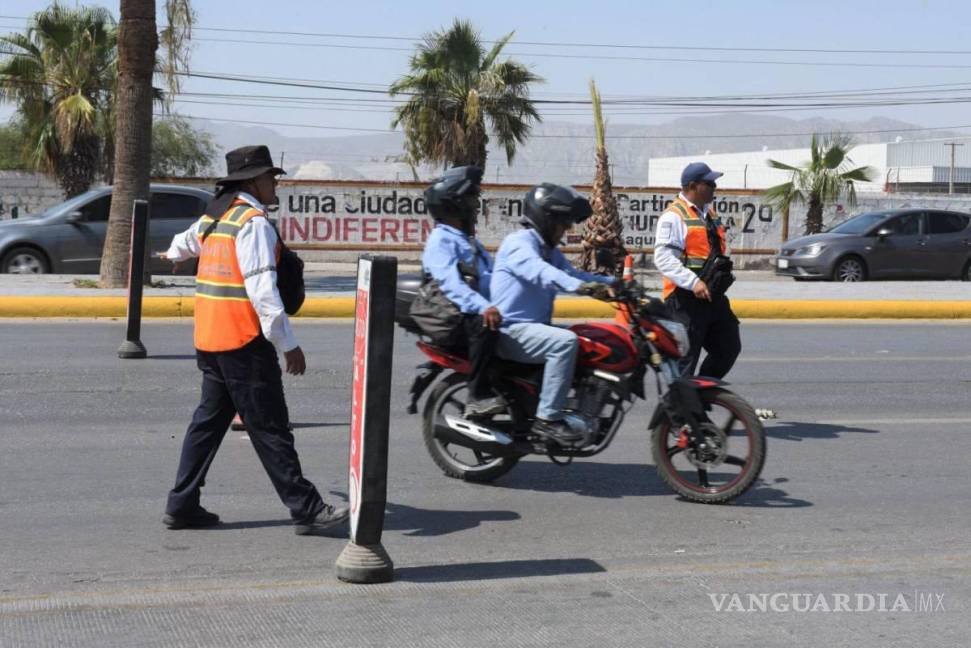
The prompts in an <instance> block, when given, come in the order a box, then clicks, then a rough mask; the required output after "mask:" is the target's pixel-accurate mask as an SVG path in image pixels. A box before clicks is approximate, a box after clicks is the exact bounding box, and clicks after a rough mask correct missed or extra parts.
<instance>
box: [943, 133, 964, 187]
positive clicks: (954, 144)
mask: <svg viewBox="0 0 971 648" xmlns="http://www.w3.org/2000/svg"><path fill="white" fill-rule="evenodd" d="M944 146H950V147H951V172H950V173H949V174H948V176H947V193H949V194H952V193H954V149H955V148H956V147H958V146H964V144H958V143H957V142H947V143H946V144H944Z"/></svg>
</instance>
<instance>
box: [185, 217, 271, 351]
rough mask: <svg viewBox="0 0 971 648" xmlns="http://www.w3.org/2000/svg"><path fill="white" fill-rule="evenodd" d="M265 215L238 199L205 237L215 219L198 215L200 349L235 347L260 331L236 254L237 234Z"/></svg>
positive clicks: (197, 342) (197, 318) (197, 321)
mask: <svg viewBox="0 0 971 648" xmlns="http://www.w3.org/2000/svg"><path fill="white" fill-rule="evenodd" d="M263 215H264V214H263V212H262V211H260V210H259V209H256V208H254V207H252V206H251V205H250V204H249V203H245V202H241V201H237V202H235V203H234V204H233V205H232V206H230V208H229V209H228V210H227V211H226V213H225V214H223V215H222V216H221V217H220V218H219V223H218V224H217V225H216V226H215V228H213V230H212V232H211V233H210V234H209V235H208V236H207V237H206V240H205V241H202V236H203V234H205V232H206V230H207V229H209V226H210V225H212V223H213V221H214V219H213V218H210V217H209V216H203V217H202V218H201V219H199V224H198V228H197V229H196V236H198V237H199V240H200V241H202V252H201V254H200V255H199V271H198V272H197V273H196V299H195V335H194V341H195V345H196V348H197V349H199V350H200V351H232V350H234V349H239V348H242V347H244V346H246V345H247V344H248V343H249V342H250V341H252V340H253V339H254V338H255V337H256V336H258V335H259V334H260V330H261V329H260V318H259V316H258V315H257V314H256V309H255V308H253V303H252V302H251V301H250V298H249V295H247V294H246V284H245V282H244V280H243V273H242V272H241V271H240V269H239V260H238V259H237V258H236V236H237V235H238V234H239V231H240V229H242V227H243V225H245V224H246V223H247V222H248V221H249V220H250V219H251V218H253V217H255V216H263Z"/></svg>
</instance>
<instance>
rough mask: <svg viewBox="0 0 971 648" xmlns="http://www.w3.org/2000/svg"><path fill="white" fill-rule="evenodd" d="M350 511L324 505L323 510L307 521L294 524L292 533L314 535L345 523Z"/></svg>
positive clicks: (340, 507) (344, 507) (344, 508)
mask: <svg viewBox="0 0 971 648" xmlns="http://www.w3.org/2000/svg"><path fill="white" fill-rule="evenodd" d="M350 516H351V511H350V509H349V508H347V507H346V506H336V507H335V506H331V505H330V504H324V510H323V511H321V512H320V513H318V514H317V515H315V516H314V517H312V518H310V519H308V520H301V521H299V522H296V523H294V526H293V532H294V533H296V534H297V535H314V534H316V533H317V532H319V531H323V530H324V529H329V528H331V527H335V526H337V525H338V524H341V523H343V522H347V519H348V518H349V517H350Z"/></svg>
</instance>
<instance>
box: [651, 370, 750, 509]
mask: <svg viewBox="0 0 971 648" xmlns="http://www.w3.org/2000/svg"><path fill="white" fill-rule="evenodd" d="M700 396H701V400H702V402H704V403H705V405H706V406H707V407H708V408H709V409H712V410H713V409H715V408H722V409H725V410H728V412H729V413H730V414H731V416H734V417H735V419H736V420H737V421H738V423H739V424H740V425H741V426H742V427H743V428H744V433H745V436H746V438H747V440H748V455H747V456H746V457H745V458H744V465H742V466H741V471H740V472H739V474H738V475H737V476H736V477H734V479H732V480H731V481H729V482H728V483H726V484H724V485H723V486H719V487H712V486H707V487H706V486H704V485H702V484H700V483H698V484H695V483H693V482H692V480H689V479H687V478H686V477H685V475H684V474H683V473H685V472H688V471H679V470H678V469H676V468H675V466H674V464H673V463H672V461H671V456H673V453H671V454H669V453H670V451H671V450H673V448H671V446H670V445H669V443H670V441H671V439H672V435H671V422H670V421H668V420H667V419H666V418H665V420H664V421H662V422H661V423H660V424H659V425H658V426H657V427H656V428H654V430H653V431H652V435H651V454H652V456H653V458H654V465H655V466H656V467H657V471H658V474H659V475H660V476H661V479H663V480H664V483H666V484H667V485H668V486H670V487H671V488H672V489H673V490H674V491H675V492H676V493H677V494H678V495H680V496H681V497H683V498H685V499H687V500H690V501H692V502H700V503H702V504H724V503H726V502H730V501H732V500H733V499H735V498H736V497H738V496H739V495H741V494H742V493H744V492H745V491H747V490H748V489H749V488H750V487H751V486H752V484H754V483H755V481H756V480H757V479H758V477H759V475H760V474H761V473H762V467H763V465H764V464H765V451H766V447H765V429H764V428H763V427H762V422H761V421H760V420H759V418H758V416H756V414H755V410H754V409H753V408H752V406H751V405H749V404H748V403H747V402H746V401H745V399H743V398H742V397H740V396H738V395H736V394H733V393H732V392H730V391H728V390H725V389H707V390H704V391H702V392H701V394H700ZM731 439H732V437H731V436H730V437H729V443H728V445H729V449H728V451H729V452H730V451H731ZM677 452H679V451H678V450H674V453H677ZM739 459H741V458H739ZM726 463H727V462H726ZM733 465H738V464H737V463H736V464H733ZM698 472H699V473H700V471H698ZM705 474H706V477H705V481H706V482H707V471H706V473H705Z"/></svg>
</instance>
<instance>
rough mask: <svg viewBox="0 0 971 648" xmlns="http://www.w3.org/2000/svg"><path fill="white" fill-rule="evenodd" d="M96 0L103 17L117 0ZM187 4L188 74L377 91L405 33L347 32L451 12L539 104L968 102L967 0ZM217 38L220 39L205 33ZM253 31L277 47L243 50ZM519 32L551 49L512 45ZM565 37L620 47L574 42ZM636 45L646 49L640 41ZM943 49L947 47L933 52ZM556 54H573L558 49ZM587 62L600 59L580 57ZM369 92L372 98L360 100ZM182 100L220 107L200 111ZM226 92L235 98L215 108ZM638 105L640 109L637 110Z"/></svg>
mask: <svg viewBox="0 0 971 648" xmlns="http://www.w3.org/2000/svg"><path fill="white" fill-rule="evenodd" d="M46 4H47V3H46V2H38V1H35V0H4V1H3V3H2V5H0V15H2V16H4V17H3V18H0V31H9V30H11V29H17V28H22V27H23V25H24V22H23V21H22V20H18V18H22V17H25V16H27V15H29V14H30V13H32V12H34V11H37V10H40V9H42V8H43V7H45V6H46ZM67 4H72V2H70V0H68V2H67ZM79 4H85V5H87V4H94V3H88V2H83V3H79ZM106 4H107V6H109V7H110V8H112V9H113V10H114V11H115V12H116V13H117V2H115V3H110V2H109V3H106ZM157 4H158V5H159V6H160V8H161V7H162V6H164V2H163V0H157ZM194 5H195V8H196V10H197V12H198V27H199V28H200V29H197V30H196V32H195V34H194V36H195V38H196V40H195V45H194V50H193V56H192V66H193V69H194V70H195V71H199V72H215V73H221V74H246V75H251V76H263V77H269V78H273V79H308V80H315V81H320V82H324V81H325V82H328V83H330V84H331V85H334V84H335V82H338V83H337V85H340V84H344V85H348V84H349V85H353V86H355V87H364V88H372V89H381V88H382V87H386V86H387V84H388V83H390V82H391V81H393V80H394V79H396V78H397V77H398V76H399V75H401V74H402V73H404V72H406V71H407V65H408V53H409V51H410V50H411V49H412V47H413V43H412V42H411V41H409V40H384V39H378V38H349V37H347V35H351V36H369V37H375V36H384V37H388V36H393V37H404V38H414V37H419V36H421V35H422V34H424V33H427V32H429V31H431V30H435V29H438V28H441V27H443V26H447V25H448V24H450V23H451V21H452V20H453V18H455V17H461V18H468V19H470V20H472V21H473V23H474V24H475V25H476V26H477V27H478V28H479V29H480V30H481V33H482V37H483V38H484V39H494V38H497V37H499V36H501V35H503V34H505V33H507V32H509V31H511V30H515V31H516V35H515V40H514V41H513V43H511V44H510V45H508V46H507V48H506V51H507V52H508V53H509V54H512V55H513V56H514V58H516V59H518V60H521V61H523V62H525V63H527V64H529V65H530V66H531V67H532V68H533V70H534V71H535V72H536V73H538V74H540V75H541V76H543V77H544V78H545V79H546V81H547V82H546V83H545V84H544V85H542V86H539V87H538V88H537V91H536V96H537V97H541V98H577V99H586V98H588V94H587V83H588V80H589V79H590V78H591V77H594V78H595V79H596V80H597V83H598V85H599V86H600V89H601V92H602V94H603V95H604V96H605V97H610V96H620V95H624V96H637V97H644V96H659V95H666V96H698V95H736V94H760V93H772V94H775V93H794V92H823V91H834V90H858V89H871V88H886V87H899V86H927V85H932V84H964V86H956V87H955V88H952V89H951V91H950V92H949V93H943V92H942V93H940V94H939V93H937V91H934V92H933V93H927V94H918V95H914V96H916V97H917V98H918V99H920V100H928V99H930V100H934V99H936V100H940V99H941V98H943V97H949V98H960V97H965V96H966V97H968V98H971V42H969V39H968V34H969V25H971V2H967V0H965V1H963V2H962V1H942V0H884V1H882V2H871V1H862V0H843V1H841V2H836V1H829V0H814V1H811V2H810V1H798V2H797V1H794V0H774V1H768V0H765V1H757V0H732V1H731V2H728V1H723V2H705V1H702V0H696V1H694V2H689V1H686V0H678V1H670V2H669V1H663V2H662V1H657V0H640V1H637V2H610V1H605V0H601V1H599V2H589V1H588V2H572V1H565V0H560V1H557V2H551V1H545V0H544V1H541V2H539V1H538V2H526V1H524V0H519V1H518V2H510V1H506V0H491V1H489V2H482V1H480V2H468V3H462V2H455V1H454V0H451V1H447V2H445V1H442V2H438V1H435V2H432V1H422V0H412V1H410V2H400V1H399V2H393V3H379V2H366V1H358V2H347V1H346V0H345V1H342V2H324V1H315V2H311V1H304V0H299V1H293V0H279V1H278V2H266V1H265V0H263V1H260V2H256V1H254V0H232V1H229V0H204V1H203V0H195V2H194ZM159 18H160V22H161V21H162V20H163V19H164V16H163V15H162V14H161V13H160V16H159ZM213 28H221V29H250V30H267V31H277V32H314V33H318V34H340V35H344V36H342V37H337V36H321V35H315V36H299V35H296V34H293V33H290V34H279V33H276V34H273V33H243V32H238V31H214V30H213ZM217 39H218V41H225V42H216V41H217ZM257 41H272V42H273V43H276V44H257ZM526 42H542V43H564V45H558V46H551V45H527V44H524V43H526ZM279 43H309V44H313V45H312V46H297V45H286V44H279ZM577 43H588V44H599V45H603V44H613V45H624V46H631V47H623V48H621V47H614V48H604V47H577V46H576V45H575V44H577ZM570 44H574V45H570ZM324 45H327V46H324ZM334 45H340V46H341V47H334ZM634 46H641V47H642V48H638V47H634ZM644 46H649V47H651V48H658V49H643V47H644ZM674 47H677V48H679V49H673V48H674ZM700 48H733V49H732V51H718V50H713V49H700ZM734 48H787V49H795V50H799V49H822V50H908V51H910V52H911V53H904V52H894V53H887V52H884V53H837V52H818V53H810V52H782V51H761V52H760V51H737V50H735V49H734ZM913 50H933V51H934V53H920V54H918V53H913ZM942 50H949V51H951V52H957V53H941V51H942ZM541 55H542V56H541ZM551 55H556V56H551ZM564 55H565V56H567V57H575V58H559V57H560V56H564ZM593 56H599V57H605V58H590V57H593ZM659 58H666V59H707V60H709V61H710V62H688V61H683V60H682V61H658V60H635V59H659ZM723 61H745V62H738V63H725V62H723ZM768 61H781V62H787V63H808V62H815V63H839V64H846V63H854V64H862V65H866V66H867V67H850V66H843V65H838V66H833V65H830V66H809V65H767V64H764V63H765V62H768ZM883 66H888V67H883ZM369 84H370V85H369ZM961 87H967V88H968V91H967V92H962V91H960V88H961ZM184 89H185V90H186V91H188V92H194V93H218V94H223V93H225V94H241V93H250V94H255V95H260V96H263V97H265V96H266V95H277V96H287V97H297V98H300V99H302V98H310V97H315V98H320V97H333V98H339V99H341V100H344V101H343V102H341V103H331V104H329V105H302V106H301V105H299V103H298V101H299V99H287V100H284V101H282V102H280V103H281V104H282V105H278V106H273V107H257V106H251V105H238V104H247V103H265V102H266V99H260V100H254V101H247V100H246V99H244V98H225V97H222V98H220V97H211V96H199V95H196V96H186V97H182V98H181V99H182V101H180V102H179V103H178V104H177V110H178V111H179V112H181V113H183V114H186V115H195V116H203V117H208V118H212V119H235V120H241V121H252V122H259V123H271V122H273V123H290V124H304V125H316V126H333V127H342V128H367V129H385V128H387V127H388V123H389V119H390V108H389V107H388V105H387V104H386V103H384V102H383V101H380V100H382V99H386V97H385V96H384V95H382V94H358V93H350V92H339V91H333V90H320V89H307V88H291V87H274V86H266V85H262V86H261V85H252V84H243V83H228V82H222V81H214V80H204V79H192V80H191V81H189V82H187V83H186V84H185V88H184ZM898 92H899V91H898ZM924 92H927V90H926V89H924ZM894 96H900V95H894ZM903 96H908V95H903ZM362 99H370V100H372V101H362ZM375 99H377V100H379V101H373V100H375ZM189 101H193V102H224V103H223V104H221V105H212V104H211V103H188V102H189ZM230 102H232V103H233V104H235V105H225V104H226V103H230ZM588 110H589V108H587V107H583V106H579V107H558V108H556V109H551V110H548V111H546V112H545V113H544V116H545V118H546V120H547V121H552V120H569V121H574V122H582V123H589V115H588ZM625 110H626V111H627V113H628V114H619V113H618V112H617V111H616V110H612V111H611V112H612V114H611V112H609V113H608V116H609V117H610V120H611V121H612V122H614V123H618V122H624V123H654V122H658V121H667V120H669V119H673V118H675V117H676V116H677V115H679V114H684V113H685V111H686V109H684V108H664V109H658V108H650V109H649V108H643V107H642V108H640V109H637V108H635V109H631V108H627V109H625ZM651 110H653V111H655V112H653V113H652V112H649V111H651ZM10 113H11V108H10V107H9V105H7V106H0V119H6V118H7V117H8V116H9V115H10ZM645 113H646V114H645ZM658 113H660V114H658ZM773 114H779V115H784V116H790V117H806V116H808V115H824V116H830V117H838V118H844V119H846V118H866V117H871V116H886V117H894V118H899V119H904V120H908V121H913V122H917V123H919V124H922V125H926V126H954V125H964V124H971V114H968V111H967V108H966V105H965V104H964V103H950V104H940V105H918V106H867V107H862V108H841V109H837V110H823V109H820V108H813V109H809V110H799V111H784V112H777V113H773ZM274 128H276V129H277V130H278V131H280V132H282V133H285V134H289V135H301V134H305V135H313V136H327V135H349V134H353V132H354V131H339V130H325V129H309V128H303V127H300V128H298V127H282V126H274ZM967 132H971V129H969V130H968V131H967ZM608 135H609V132H608Z"/></svg>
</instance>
